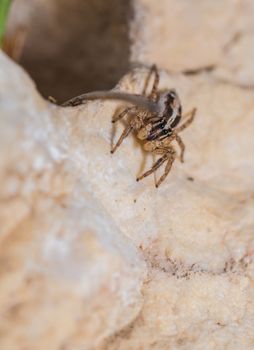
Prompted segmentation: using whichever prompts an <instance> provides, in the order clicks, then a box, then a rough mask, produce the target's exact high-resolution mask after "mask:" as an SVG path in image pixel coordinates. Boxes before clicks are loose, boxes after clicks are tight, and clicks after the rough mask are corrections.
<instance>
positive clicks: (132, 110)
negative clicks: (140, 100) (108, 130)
mask: <svg viewBox="0 0 254 350" xmlns="http://www.w3.org/2000/svg"><path fill="white" fill-rule="evenodd" d="M136 110H137V107H136V106H131V107H127V108H125V109H124V110H123V111H122V112H121V113H119V114H118V115H116V116H113V118H112V123H115V122H117V121H118V120H121V119H122V118H123V117H124V116H126V115H127V114H128V113H130V112H132V113H134V112H135V111H136Z"/></svg>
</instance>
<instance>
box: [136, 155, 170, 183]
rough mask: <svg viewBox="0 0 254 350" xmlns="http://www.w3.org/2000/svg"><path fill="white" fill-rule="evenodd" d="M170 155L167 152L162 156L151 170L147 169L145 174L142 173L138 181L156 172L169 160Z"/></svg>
mask: <svg viewBox="0 0 254 350" xmlns="http://www.w3.org/2000/svg"><path fill="white" fill-rule="evenodd" d="M167 158H168V156H167V154H164V155H163V156H162V157H161V158H159V159H158V160H157V162H155V163H154V165H153V166H152V167H151V169H150V170H148V171H146V172H145V173H144V174H142V175H140V176H139V177H137V179H136V180H137V181H140V180H142V179H143V178H144V177H147V176H149V175H150V174H152V173H153V172H155V171H156V170H157V169H158V168H159V167H160V166H161V165H162V164H163V163H164V162H165V161H166V160H167Z"/></svg>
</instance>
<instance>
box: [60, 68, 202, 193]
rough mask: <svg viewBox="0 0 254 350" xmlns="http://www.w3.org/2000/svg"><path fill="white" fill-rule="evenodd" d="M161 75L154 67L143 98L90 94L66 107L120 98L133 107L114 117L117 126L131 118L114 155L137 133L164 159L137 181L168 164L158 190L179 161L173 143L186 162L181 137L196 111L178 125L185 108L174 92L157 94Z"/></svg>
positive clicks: (115, 147)
mask: <svg viewBox="0 0 254 350" xmlns="http://www.w3.org/2000/svg"><path fill="white" fill-rule="evenodd" d="M152 73H154V76H155V79H154V83H153V86H152V90H151V93H150V94H149V95H148V96H144V94H145V91H146V88H147V85H148V82H149V80H150V77H151V75H152ZM158 84H159V74H158V70H157V67H156V66H155V65H153V66H152V67H151V70H150V73H149V75H148V77H147V80H146V83H145V87H144V90H143V93H142V94H141V95H135V94H127V93H121V92H114V91H112V92H107V91H101V92H100V91H99V92H91V93H87V94H83V95H80V96H77V97H74V98H73V99H71V100H69V101H67V102H65V103H64V104H63V105H64V106H76V105H79V104H82V103H83V101H85V100H92V99H120V100H124V101H127V102H130V103H132V104H134V106H132V107H128V108H126V109H124V110H123V111H122V112H121V113H120V114H119V115H118V116H117V117H115V118H113V120H112V122H113V123H115V122H116V121H118V120H121V119H122V118H123V117H125V116H126V115H129V116H130V117H131V119H130V122H129V124H128V125H127V126H126V128H125V129H124V131H123V132H122V134H121V136H120V138H119V139H118V141H117V143H116V144H115V146H114V147H113V148H112V150H111V153H114V152H115V151H116V149H117V148H118V147H119V146H120V145H121V143H122V142H123V140H124V139H125V138H126V137H127V136H128V135H129V134H130V133H131V132H132V131H134V132H135V134H136V136H137V138H138V139H139V140H140V141H141V142H142V144H143V149H144V150H145V151H147V152H151V153H153V154H155V155H160V156H161V157H160V158H159V159H158V160H157V161H156V162H155V163H154V164H153V166H152V167H151V169H150V170H148V171H146V172H145V173H144V174H142V175H141V176H139V177H138V178H137V181H139V180H142V179H143V178H144V177H146V176H148V175H150V174H152V173H153V172H155V171H156V170H157V169H158V168H159V167H160V166H162V164H163V163H165V162H167V163H166V166H165V170H164V173H163V175H162V176H161V177H160V178H159V180H158V181H157V182H156V183H155V186H156V187H158V186H159V185H160V184H161V183H162V181H163V180H164V179H165V178H166V177H167V175H168V173H169V172H170V169H171V167H172V164H173V162H174V160H175V158H176V151H175V149H174V147H173V146H172V141H174V140H175V141H176V142H177V143H178V145H179V147H180V150H181V153H180V160H181V162H183V161H184V150H185V145H184V143H183V141H182V139H181V137H180V136H179V135H178V134H179V133H180V132H181V131H183V130H184V129H186V128H187V127H188V126H189V125H190V124H191V123H192V121H193V119H194V116H195V113H196V108H193V109H192V110H191V111H189V112H187V113H186V114H185V115H183V117H184V118H186V117H187V116H189V118H188V119H187V120H186V121H185V122H184V123H183V124H182V125H180V126H178V124H179V122H180V120H181V118H182V108H181V103H180V99H179V97H178V95H177V93H176V92H175V91H174V90H167V91H161V92H160V91H158Z"/></svg>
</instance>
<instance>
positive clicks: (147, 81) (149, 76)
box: [142, 64, 157, 95]
mask: <svg viewBox="0 0 254 350" xmlns="http://www.w3.org/2000/svg"><path fill="white" fill-rule="evenodd" d="M156 69H157V68H156V65H155V64H153V65H152V66H151V68H150V70H149V73H148V75H147V77H146V80H145V84H144V87H143V91H142V95H146V90H147V87H148V84H149V81H150V79H151V76H152V74H153V72H154V71H155V70H156Z"/></svg>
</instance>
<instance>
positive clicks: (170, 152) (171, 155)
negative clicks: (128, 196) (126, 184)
mask: <svg viewBox="0 0 254 350" xmlns="http://www.w3.org/2000/svg"><path fill="white" fill-rule="evenodd" d="M154 153H155V154H160V155H161V154H162V157H161V158H159V159H158V160H157V162H155V163H154V165H153V166H152V168H151V169H150V170H148V171H146V172H145V173H144V174H142V175H141V176H139V177H138V178H137V181H139V180H142V179H143V178H144V177H146V176H149V175H150V174H152V173H153V172H155V171H156V170H157V169H158V168H159V167H160V166H162V164H163V163H165V162H166V161H168V162H167V164H166V167H165V170H164V174H163V175H162V176H161V177H160V178H159V180H158V181H157V182H156V183H155V187H159V186H160V184H161V183H162V181H164V180H165V178H166V177H167V175H168V173H169V172H170V169H171V167H172V164H173V162H174V160H175V158H176V152H175V150H174V148H173V147H172V146H169V147H168V148H156V149H155V150H154Z"/></svg>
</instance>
